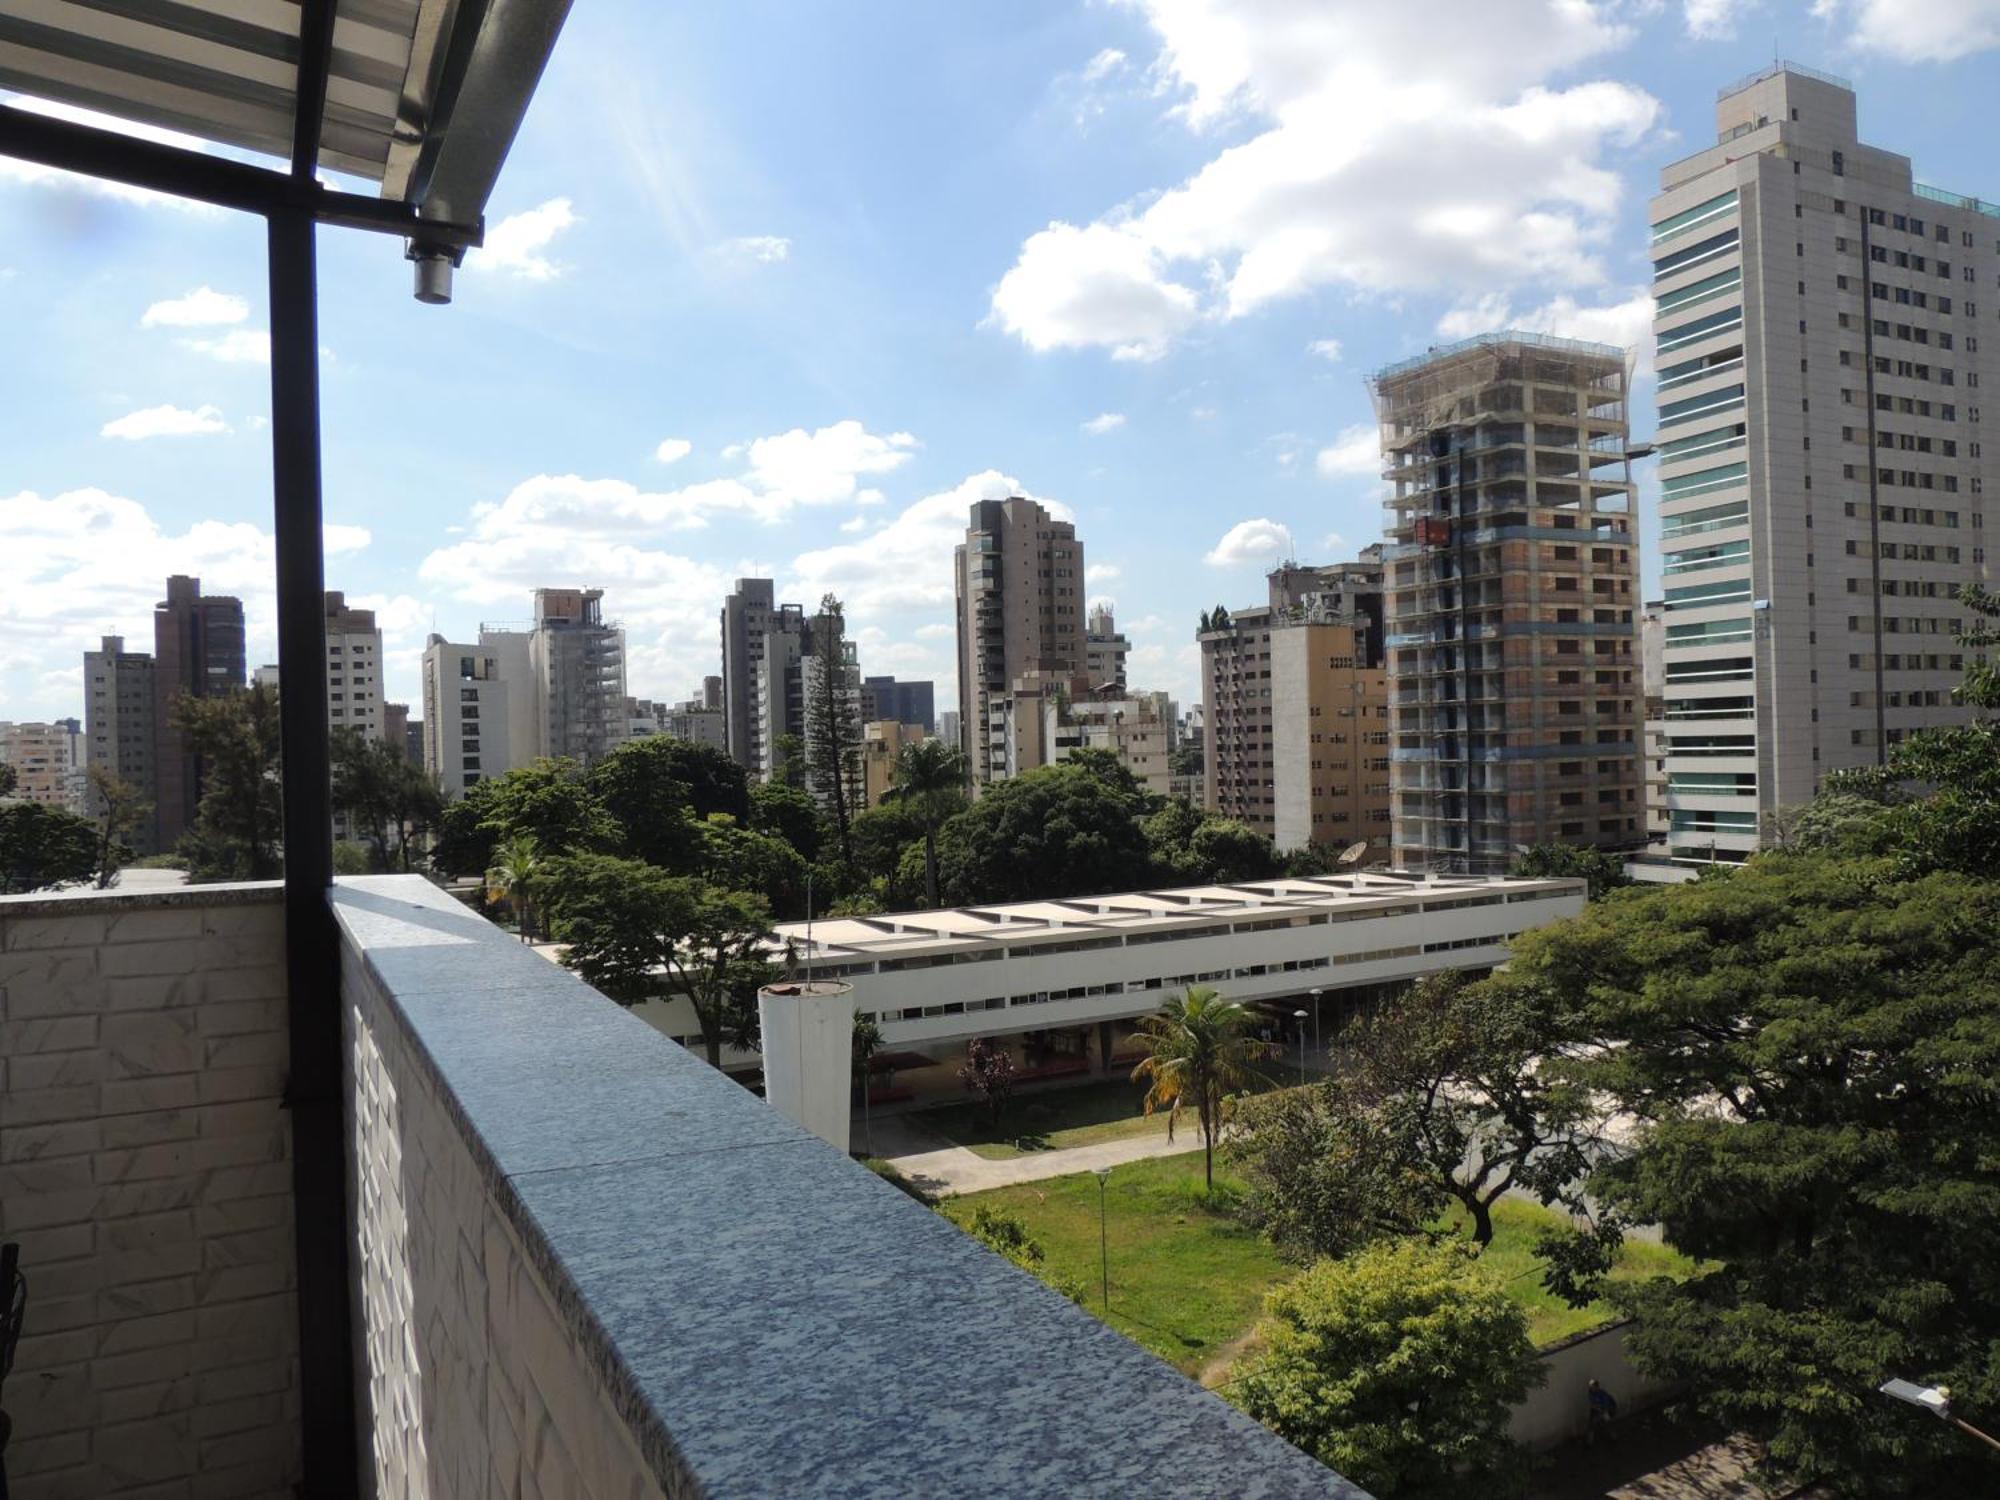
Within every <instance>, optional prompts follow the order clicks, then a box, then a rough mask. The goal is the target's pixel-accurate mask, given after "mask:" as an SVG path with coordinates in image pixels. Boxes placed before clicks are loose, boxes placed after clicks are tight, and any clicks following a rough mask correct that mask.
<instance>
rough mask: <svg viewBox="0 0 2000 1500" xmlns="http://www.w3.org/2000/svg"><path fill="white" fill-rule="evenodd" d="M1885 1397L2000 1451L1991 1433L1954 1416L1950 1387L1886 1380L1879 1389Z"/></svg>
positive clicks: (1998, 1444)
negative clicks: (1919, 1408) (1914, 1407)
mask: <svg viewBox="0 0 2000 1500" xmlns="http://www.w3.org/2000/svg"><path fill="white" fill-rule="evenodd" d="M1879 1389H1880V1390H1881V1392H1882V1394H1883V1395H1885V1396H1893V1397H1895V1398H1896V1399H1897V1400H1898V1401H1907V1402H1909V1403H1910V1405H1912V1406H1920V1407H1922V1408H1923V1409H1924V1410H1925V1411H1927V1412H1929V1413H1930V1414H1931V1415H1932V1416H1934V1417H1936V1418H1937V1419H1938V1420H1939V1421H1940V1422H1949V1423H1951V1425H1952V1426H1954V1427H1956V1428H1957V1429H1958V1430H1959V1431H1960V1432H1963V1433H1965V1434H1967V1435H1968V1436H1971V1437H1976V1438H1978V1439H1979V1441H1980V1442H1982V1443H1984V1444H1985V1445H1986V1446H1987V1447H1989V1448H1993V1449H2000V1438H1996V1437H1994V1436H1993V1435H1992V1434H1991V1433H1990V1432H1981V1431H1980V1430H1979V1429H1978V1428H1977V1427H1974V1426H1973V1425H1972V1424H1971V1423H1970V1422H1968V1421H1966V1420H1965V1418H1963V1417H1960V1416H1954V1415H1953V1414H1952V1409H1951V1387H1950V1386H1948V1385H1933V1386H1925V1385H1918V1384H1916V1383H1915V1382H1914V1381H1909V1380H1885V1381H1883V1382H1882V1384H1881V1386H1880V1387H1879Z"/></svg>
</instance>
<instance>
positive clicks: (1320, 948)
mask: <svg viewBox="0 0 2000 1500" xmlns="http://www.w3.org/2000/svg"><path fill="white" fill-rule="evenodd" d="M1584 899H1585V889H1584V883H1583V882H1582V881H1581V880H1570V879H1521V878H1515V877H1508V876H1483V877H1480V876H1448V875H1430V876H1425V875H1416V874H1409V873H1399V872H1394V871H1384V870H1365V871H1356V872H1355V873H1353V874H1348V875H1329V876H1318V877H1313V878H1309V879H1276V880H1263V881H1252V882H1248V883H1245V884H1242V885H1211V886H1192V887H1187V888H1184V889H1178V890H1162V891H1132V892H1126V893H1122V894H1117V895H1108V896H1078V897H1074V898H1071V899H1067V900H1061V901H1028V902H1017V903H1009V904H1003V905H997V906H972V907H959V908H953V909H949V910H943V911H913V912H896V913H889V914H884V915H880V916H870V917H835V918H829V919H825V920H821V921H816V922H813V923H811V924H810V928H808V924H806V923H804V922H787V923H783V924H781V925H780V926H779V927H778V929H777V935H778V940H779V943H780V944H781V945H783V946H784V948H785V949H787V950H788V951H789V952H791V953H793V954H795V955H796V956H797V970H796V977H798V978H811V979H815V980H818V979H841V980H845V981H846V982H848V983H849V984H851V985H853V987H854V1000H855V1005H856V1009H857V1010H858V1012H859V1013H860V1014H861V1015H862V1016H863V1017H865V1018H869V1019H872V1020H874V1021H875V1022H876V1024H877V1025H878V1026H879V1027H880V1028H881V1032H882V1043H883V1045H884V1047H885V1048H888V1049H891V1050H896V1049H903V1050H923V1051H927V1052H937V1051H943V1050H949V1049H950V1048H952V1047H953V1046H954V1045H963V1044H964V1043H965V1042H966V1041H968V1040H969V1039H971V1038H973V1037H978V1036H1012V1035H1018V1034H1020V1033H1023V1032H1030V1031H1033V1032H1045V1031H1052V1030H1059V1029H1063V1028H1089V1027H1095V1026H1100V1025H1108V1024H1110V1023H1113V1022H1120V1021H1131V1020H1134V1019H1136V1018H1138V1017H1140V1016H1144V1015H1148V1014H1151V1013H1152V1012H1154V1011H1156V1010H1158V1009H1159V1008H1160V1006H1161V1004H1162V1003H1163V1002H1164V1001H1165V1000H1166V999H1167V998H1168V997H1169V996H1171V995H1175V994H1179V993H1181V992H1183V991H1185V990H1186V989H1187V987H1188V986H1189V985H1195V984H1202V985H1208V986H1210V987H1212V988H1214V989H1215V990H1217V991H1218V992H1220V993H1221V994H1223V995H1225V996H1227V997H1228V998H1230V999H1232V1000H1240V1001H1245V1002H1252V1003H1255V1002H1267V1003H1268V1002H1273V1001H1291V1002H1295V1003H1297V1004H1300V1005H1308V1004H1310V1003H1311V1002H1310V1001H1309V1000H1307V999H1305V998H1304V997H1307V996H1309V995H1310V994H1311V992H1312V991H1314V990H1320V991H1323V992H1324V994H1323V997H1322V1001H1321V1005H1322V1008H1323V1010H1324V1017H1323V1019H1324V1020H1325V1022H1326V1023H1327V1024H1328V1025H1331V1023H1332V1022H1333V1020H1334V1019H1335V1017H1336V1016H1337V1015H1338V1013H1339V1011H1338V1007H1339V1006H1340V1005H1341V1003H1342V999H1343V995H1342V992H1344V991H1345V992H1367V991H1370V990H1373V989H1374V988H1375V987H1377V986H1381V985H1400V984H1404V983H1407V982H1408V981H1410V980H1413V979H1416V978H1419V977H1421V976H1422V975H1425V974H1433V973H1437V972H1439V971H1441V970H1445V969H1487V968H1491V967H1493V966H1494V965H1496V964H1499V963H1502V962H1504V961H1505V960H1506V957H1507V947H1506V945H1507V942H1508V940H1509V939H1511V938H1513V937H1514V936H1515V935H1516V934H1518V933H1522V932H1525V931H1527V930H1528V929H1530V928H1534V927H1540V926H1542V925H1543V924H1544V923H1548V922H1553V921H1556V920H1558V919H1559V918H1562V917H1571V916H1575V915H1577V914H1578V913H1579V912H1581V911H1582V910H1583V906H1584ZM552 956H553V955H552ZM808 959H810V965H809V968H810V972H809V973H808V963H807V960H808ZM639 1012H640V1014H641V1015H643V1016H644V1017H645V1018H646V1019H647V1020H648V1021H650V1022H651V1023H652V1024H653V1025H654V1026H655V1027H657V1028H658V1029H659V1030H661V1031H664V1032H666V1033H667V1034H668V1035H669V1036H674V1037H677V1038H679V1039H680V1040H682V1041H683V1042H685V1043H686V1044H687V1045H688V1046H690V1047H696V1048H698V1047H699V1046H700V1035H699V1030H700V1029H699V1027H698V1026H697V1025H696V1023H695V1018H694V1012H693V1008H692V1007H691V1006H690V1005H689V1004H688V1002H687V1001H686V1000H684V999H678V998H676V999H673V1000H655V1001H649V1002H647V1003H646V1004H644V1005H642V1006H640V1007H639ZM724 1061H725V1064H726V1065H727V1066H729V1067H732V1068H733V1067H739V1066H749V1065H753V1064H754V1061H755V1058H754V1056H753V1055H751V1054H745V1053H739V1052H737V1051H735V1050H734V1049H730V1050H729V1051H727V1052H726V1054H725V1058H724Z"/></svg>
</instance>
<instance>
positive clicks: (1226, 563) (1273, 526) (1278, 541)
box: [1202, 516, 1292, 568]
mask: <svg viewBox="0 0 2000 1500" xmlns="http://www.w3.org/2000/svg"><path fill="white" fill-rule="evenodd" d="M1291 551H1292V534H1291V532H1289V531H1287V530H1286V529H1285V528H1284V527H1282V526H1280V525H1279V524H1278V523H1277V522H1276V521H1273V520H1270V519H1269V518H1267V517H1264V516H1258V517H1257V518H1256V519H1254V520H1250V521H1238V522H1237V523H1236V524H1235V525H1234V526H1232V527H1230V528H1229V530H1227V531H1225V532H1224V533H1223V534H1222V540H1221V541H1219V542H1217V543H1216V544H1215V545H1214V547H1212V548H1210V549H1209V552H1208V555H1207V556H1206V557H1204V558H1203V559H1202V561H1203V562H1205V563H1207V564H1208V565H1209V566H1210V567H1213V568H1235V567H1241V566H1242V565H1243V564H1245V563H1255V562H1271V561H1273V560H1275V559H1277V558H1281V557H1286V556H1289V555H1290V554H1291Z"/></svg>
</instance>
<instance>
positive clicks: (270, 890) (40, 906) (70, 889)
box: [0, 876, 421, 922]
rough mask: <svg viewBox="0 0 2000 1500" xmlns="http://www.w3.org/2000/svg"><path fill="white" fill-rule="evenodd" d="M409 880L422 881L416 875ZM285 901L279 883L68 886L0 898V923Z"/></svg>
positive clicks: (241, 882) (283, 891) (283, 892)
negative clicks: (140, 886) (35, 918)
mask: <svg viewBox="0 0 2000 1500" xmlns="http://www.w3.org/2000/svg"><path fill="white" fill-rule="evenodd" d="M408 878H410V879H421V877H419V876H411V877H408ZM284 899H285V883H284V882H283V881H282V880H237V881H224V882H219V883H217V884H215V885H176V886H148V887H146V888H144V889H138V890H131V889H126V888H125V887H123V886H116V885H114V886H113V887H111V889H110V890H108V891H100V890H97V889H96V888H94V887H92V886H67V887H65V888H63V889H62V890H57V891H30V892H28V894H26V895H25V896H0V922H5V921H6V920H7V919H8V918H10V917H74V916H85V915H98V914H107V915H108V914H110V913H113V912H126V911H165V910H171V909H172V908H174V907H185V906H252V905H257V904H259V903H262V902H278V901H282V900H284Z"/></svg>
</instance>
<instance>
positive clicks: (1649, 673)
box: [1639, 599, 1667, 853]
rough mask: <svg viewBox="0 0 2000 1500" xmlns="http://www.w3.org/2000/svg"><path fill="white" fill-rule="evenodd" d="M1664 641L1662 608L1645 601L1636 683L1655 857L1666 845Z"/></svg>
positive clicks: (1649, 832) (1648, 823)
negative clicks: (1641, 694) (1640, 689)
mask: <svg viewBox="0 0 2000 1500" xmlns="http://www.w3.org/2000/svg"><path fill="white" fill-rule="evenodd" d="M1666 640H1667V609H1666V605H1665V604H1664V603H1663V602H1661V601H1660V600H1658V599H1653V600H1649V601H1648V602H1647V603H1645V604H1643V605H1641V606H1640V609H1639V663H1640V665H1639V680H1640V682H1641V683H1642V684H1643V685H1644V688H1645V703H1646V711H1645V718H1644V733H1645V737H1646V743H1645V752H1646V844H1647V847H1648V848H1649V849H1654V846H1660V847H1659V848H1658V849H1654V852H1655V853H1658V852H1660V851H1661V850H1662V849H1664V846H1665V844H1666V841H1667V721H1666V706H1665V699H1664V696H1663V689H1664V686H1665V682H1666Z"/></svg>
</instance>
